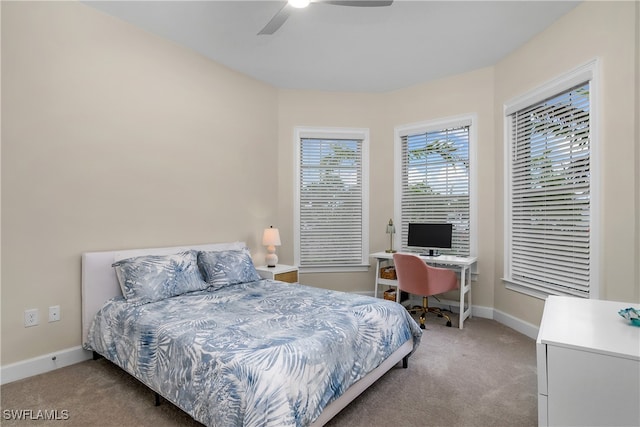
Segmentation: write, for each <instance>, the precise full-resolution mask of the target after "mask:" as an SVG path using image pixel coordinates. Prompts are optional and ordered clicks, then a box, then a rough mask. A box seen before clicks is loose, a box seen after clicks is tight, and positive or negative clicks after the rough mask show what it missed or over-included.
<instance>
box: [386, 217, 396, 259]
mask: <svg viewBox="0 0 640 427" xmlns="http://www.w3.org/2000/svg"><path fill="white" fill-rule="evenodd" d="M395 233H396V226H395V225H393V220H391V219H389V224H387V234H388V235H389V249H387V250H386V251H385V252H387V253H390V254H392V253H394V252H395V251H394V250H393V235H394V234H395Z"/></svg>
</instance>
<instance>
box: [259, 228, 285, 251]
mask: <svg viewBox="0 0 640 427" xmlns="http://www.w3.org/2000/svg"><path fill="white" fill-rule="evenodd" d="M280 244H281V243H280V231H278V229H277V228H273V226H271V227H269V228H265V229H264V233H263V234H262V245H263V246H280Z"/></svg>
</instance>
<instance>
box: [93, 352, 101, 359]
mask: <svg viewBox="0 0 640 427" xmlns="http://www.w3.org/2000/svg"><path fill="white" fill-rule="evenodd" d="M98 359H102V356H100V355H99V354H98V353H96V352H95V351H94V352H93V360H98Z"/></svg>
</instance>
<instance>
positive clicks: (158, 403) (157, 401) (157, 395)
mask: <svg viewBox="0 0 640 427" xmlns="http://www.w3.org/2000/svg"><path fill="white" fill-rule="evenodd" d="M154 394H155V395H156V406H160V395H159V394H158V393H156V392H154Z"/></svg>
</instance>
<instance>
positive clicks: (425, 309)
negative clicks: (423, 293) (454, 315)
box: [407, 297, 451, 329]
mask: <svg viewBox="0 0 640 427" xmlns="http://www.w3.org/2000/svg"><path fill="white" fill-rule="evenodd" d="M407 310H408V311H409V313H420V329H425V321H426V318H427V313H433V314H436V315H437V316H438V317H444V318H445V319H447V326H448V327H451V318H450V317H449V315H447V314H446V313H444V312H443V311H442V309H440V308H439V307H429V303H428V299H427V297H422V307H421V306H419V305H414V306H413V307H411V308H409V307H407Z"/></svg>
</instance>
